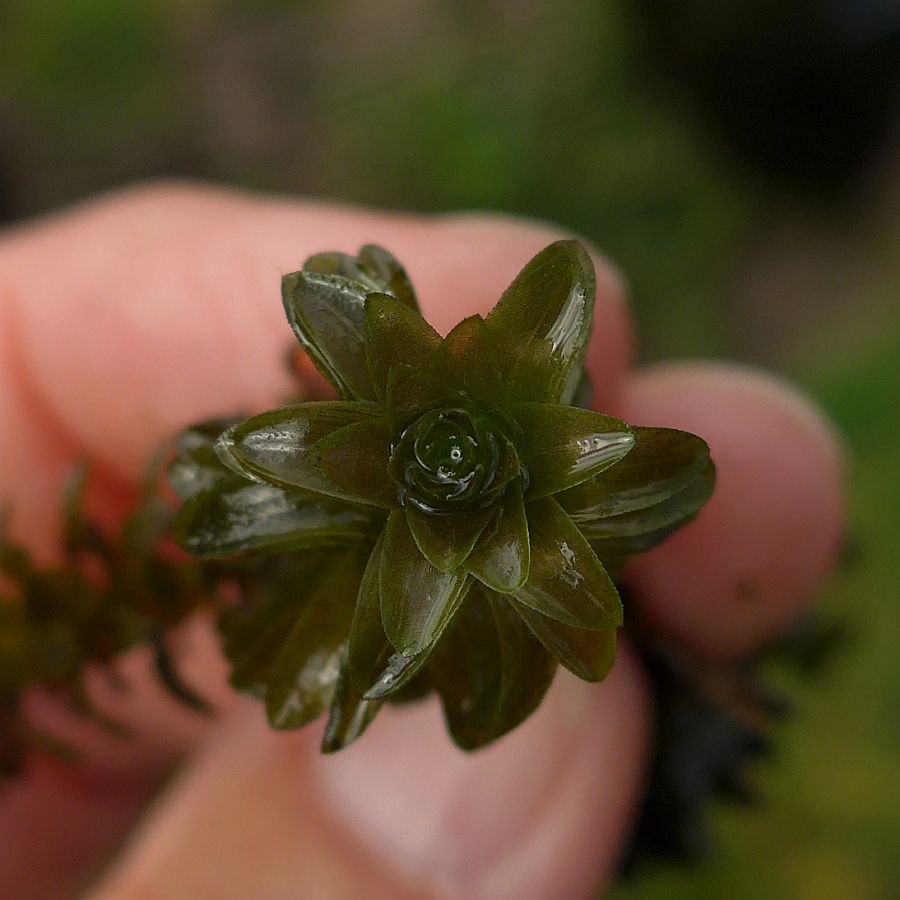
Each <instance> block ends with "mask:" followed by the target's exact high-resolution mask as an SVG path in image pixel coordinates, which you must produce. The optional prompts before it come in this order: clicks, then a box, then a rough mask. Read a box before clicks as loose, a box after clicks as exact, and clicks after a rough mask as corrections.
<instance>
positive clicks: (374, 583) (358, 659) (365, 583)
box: [347, 531, 428, 700]
mask: <svg viewBox="0 0 900 900" xmlns="http://www.w3.org/2000/svg"><path fill="white" fill-rule="evenodd" d="M384 542H385V533H384V531H382V533H381V534H380V535H379V536H378V540H377V541H376V542H375V547H374V548H373V550H372V553H371V555H370V556H369V560H368V562H367V563H366V568H365V572H364V573H363V577H362V580H361V581H360V584H359V592H358V594H357V598H356V608H355V610H354V612H353V622H352V624H351V626H350V637H349V640H348V644H347V672H348V675H349V678H350V681H351V686H352V689H353V691H354V692H355V693H357V694H359V695H360V696H362V697H363V698H364V699H365V700H377V699H380V698H382V697H386V696H387V695H389V694H392V693H394V692H396V691H398V690H400V689H401V688H402V687H404V686H405V685H406V684H407V683H408V682H409V681H410V680H412V678H413V677H414V676H415V674H416V673H417V672H418V671H419V669H421V668H422V665H423V664H424V663H425V661H426V659H427V658H428V653H427V651H426V652H423V653H420V654H418V655H415V656H404V655H402V654H400V653H397V652H396V651H395V650H394V647H393V645H392V644H391V642H390V641H389V640H388V639H387V635H386V634H385V633H384V626H383V625H382V622H381V591H380V588H379V579H380V577H381V558H382V554H383V553H384Z"/></svg>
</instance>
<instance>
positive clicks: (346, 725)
mask: <svg viewBox="0 0 900 900" xmlns="http://www.w3.org/2000/svg"><path fill="white" fill-rule="evenodd" d="M381 703H382V701H380V700H365V699H363V697H362V696H361V695H360V694H359V693H357V691H356V690H355V689H354V687H353V684H352V683H351V680H350V674H349V672H348V671H347V667H346V653H345V656H344V660H343V662H342V664H341V667H340V670H339V671H338V678H337V683H336V684H335V687H334V697H333V698H332V700H331V707H330V708H329V710H328V723H327V724H326V725H325V734H324V735H323V736H322V752H323V753H336V752H337V751H338V750H343V749H344V748H345V747H349V746H350V744H352V743H353V742H354V741H355V740H356V739H357V738H358V737H360V735H362V733H363V732H364V731H365V730H366V729H367V728H368V727H369V725H371V723H372V721H373V720H374V718H375V716H376V715H377V713H378V710H379V709H380V708H381Z"/></svg>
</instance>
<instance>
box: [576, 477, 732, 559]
mask: <svg viewBox="0 0 900 900" xmlns="http://www.w3.org/2000/svg"><path fill="white" fill-rule="evenodd" d="M715 481H716V475H715V467H714V466H713V463H712V461H711V460H707V462H706V466H705V468H704V470H703V471H702V472H701V473H700V474H698V475H697V477H695V478H694V479H693V480H692V481H690V482H688V484H687V486H686V487H685V488H684V489H683V490H681V491H679V492H678V493H677V494H674V495H673V496H671V497H669V498H668V499H666V500H663V501H662V502H660V503H657V504H656V505H654V506H648V507H645V508H644V509H635V510H633V511H632V512H626V513H621V514H620V515H617V516H605V517H603V518H597V519H590V520H588V521H584V522H582V523H581V524H580V526H579V527H580V528H581V531H582V533H583V534H584V536H585V537H586V538H587V539H588V540H589V541H591V544H592V545H594V546H595V547H598V548H602V549H600V550H599V552H600V553H601V554H603V555H606V554H610V555H624V554H630V553H643V552H644V551H645V550H650V549H651V548H653V547H655V546H656V545H657V544H659V543H660V542H661V541H663V540H665V538H667V537H668V536H669V535H670V534H672V533H673V532H674V531H677V530H678V529H679V528H681V526H682V525H685V524H687V523H688V522H690V521H691V519H693V518H694V517H695V516H696V515H697V513H698V512H699V511H700V510H701V508H702V507H703V505H704V504H705V503H706V501H707V500H709V498H710V497H711V496H712V492H713V489H714V487H715Z"/></svg>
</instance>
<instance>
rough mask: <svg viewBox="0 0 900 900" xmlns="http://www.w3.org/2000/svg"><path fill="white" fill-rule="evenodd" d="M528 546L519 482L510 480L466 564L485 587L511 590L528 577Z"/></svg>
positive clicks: (520, 584) (529, 559)
mask: <svg viewBox="0 0 900 900" xmlns="http://www.w3.org/2000/svg"><path fill="white" fill-rule="evenodd" d="M530 566H531V550H530V541H529V537H528V520H527V519H526V517H525V505H524V503H523V501H522V485H521V483H520V482H518V481H514V482H512V484H510V485H509V487H508V488H507V489H506V493H505V494H504V496H503V501H502V505H501V506H500V508H499V509H498V510H497V511H496V512H495V517H494V520H493V521H492V522H491V523H490V524H489V525H488V526H487V527H486V528H485V530H484V531H483V532H482V534H481V537H480V539H479V541H478V543H477V544H476V545H475V548H474V549H473V551H472V553H471V554H470V555H469V557H468V559H467V560H466V568H467V569H468V570H469V571H470V572H471V573H472V574H473V575H474V576H475V577H476V578H477V579H478V580H479V581H481V582H483V583H484V584H486V585H487V586H488V587H489V588H493V589H494V590H495V591H500V592H501V593H512V592H513V591H516V590H518V589H519V588H520V587H522V585H524V584H525V582H526V581H527V580H528V572H529V569H530Z"/></svg>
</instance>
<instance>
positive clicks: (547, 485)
mask: <svg viewBox="0 0 900 900" xmlns="http://www.w3.org/2000/svg"><path fill="white" fill-rule="evenodd" d="M510 412H511V413H512V415H513V417H514V418H515V420H516V422H517V423H518V425H519V427H520V428H521V430H522V438H521V440H520V442H519V445H518V448H517V449H518V452H519V458H520V460H521V462H522V465H523V467H524V468H525V471H526V472H527V473H528V488H527V490H526V493H525V497H526V499H527V500H537V499H539V498H541V497H547V496H549V495H550V494H556V493H558V492H559V491H563V490H565V489H566V488H571V487H573V486H574V485H576V484H579V483H581V482H583V481H586V480H587V479H589V478H591V477H592V476H594V475H596V474H597V473H598V472H602V471H603V470H604V469H608V468H609V467H610V466H614V465H616V464H617V463H618V462H619V461H620V460H621V459H622V458H623V457H624V456H625V455H626V454H627V453H628V452H629V451H630V450H631V448H632V447H633V446H634V440H635V439H634V433H633V432H632V430H631V429H630V428H629V427H628V426H627V425H626V424H625V423H624V422H620V421H619V420H618V419H614V418H612V417H611V416H603V415H601V414H600V413H595V412H591V411H590V410H587V409H578V408H577V407H574V406H560V405H558V404H555V403H516V404H515V405H514V406H512V407H511V408H510Z"/></svg>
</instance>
